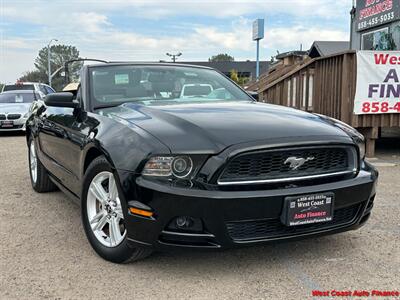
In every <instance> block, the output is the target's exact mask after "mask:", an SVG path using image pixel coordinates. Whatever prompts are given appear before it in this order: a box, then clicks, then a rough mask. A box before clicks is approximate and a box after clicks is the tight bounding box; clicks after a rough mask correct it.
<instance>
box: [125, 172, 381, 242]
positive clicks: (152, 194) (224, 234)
mask: <svg viewBox="0 0 400 300" xmlns="http://www.w3.org/2000/svg"><path fill="white" fill-rule="evenodd" d="M118 173H119V174H118V175H119V178H120V180H121V186H122V189H123V194H124V195H125V198H126V199H125V200H127V201H126V202H125V203H128V202H129V201H130V200H135V201H137V202H135V203H138V202H139V203H141V204H143V205H145V206H148V207H150V208H151V209H152V210H153V211H154V217H152V218H146V217H141V216H137V215H133V214H130V213H128V212H127V211H128V210H127V209H126V210H125V211H126V212H127V213H126V216H125V220H126V226H127V230H128V240H129V242H130V244H132V245H133V246H148V247H152V248H154V249H160V250H168V249H170V248H174V249H175V248H176V247H183V248H233V247H237V246H243V245H247V244H256V243H262V242H268V241H275V240H283V239H295V238H299V237H306V236H314V235H322V234H332V233H338V232H342V231H346V230H351V229H356V228H358V227H360V226H362V225H363V224H364V223H365V222H366V220H367V219H368V217H369V215H370V212H371V209H372V206H373V200H374V197H375V187H376V181H377V177H378V172H377V171H376V170H375V169H374V168H373V167H372V166H370V165H368V164H366V165H365V168H363V170H361V171H360V172H359V173H358V175H357V176H356V177H355V178H352V179H348V180H343V181H338V182H332V183H326V184H319V185H314V186H306V187H296V188H287V189H274V190H252V191H220V190H200V189H193V188H179V187H173V186H169V185H165V184H160V183H156V182H153V181H150V180H146V179H144V178H143V177H134V175H132V174H131V173H129V172H126V171H118ZM133 178H135V181H136V185H135V186H136V188H135V192H133V185H132V184H131V183H129V182H131V180H132V179H133ZM321 192H333V193H334V194H335V207H334V209H335V214H334V219H333V221H331V222H327V223H318V224H310V225H303V226H299V227H287V226H285V225H283V224H281V223H280V221H279V218H280V215H281V213H282V208H283V202H284V198H285V197H287V196H297V195H303V194H312V193H321ZM132 194H134V195H135V196H134V197H133V198H134V199H133V198H132ZM127 196H128V197H127ZM131 203H132V202H131ZM178 216H190V217H193V218H199V219H201V220H202V223H203V226H204V230H203V231H202V232H190V233H188V232H179V231H171V230H169V229H168V228H167V227H168V224H170V222H171V220H173V219H174V218H176V217H178ZM335 217H336V219H335Z"/></svg>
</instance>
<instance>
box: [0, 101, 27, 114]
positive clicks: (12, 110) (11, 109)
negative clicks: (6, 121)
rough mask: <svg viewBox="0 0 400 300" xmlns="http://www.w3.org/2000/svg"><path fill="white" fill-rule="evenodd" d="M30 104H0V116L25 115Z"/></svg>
mask: <svg viewBox="0 0 400 300" xmlns="http://www.w3.org/2000/svg"><path fill="white" fill-rule="evenodd" d="M30 106H31V103H0V114H25V113H27V112H28V111H29V107H30Z"/></svg>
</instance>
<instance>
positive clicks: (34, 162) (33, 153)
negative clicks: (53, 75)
mask: <svg viewBox="0 0 400 300" xmlns="http://www.w3.org/2000/svg"><path fill="white" fill-rule="evenodd" d="M29 161H30V169H31V177H32V181H33V183H36V180H37V157H36V150H35V143H34V142H33V141H31V145H30V147H29Z"/></svg>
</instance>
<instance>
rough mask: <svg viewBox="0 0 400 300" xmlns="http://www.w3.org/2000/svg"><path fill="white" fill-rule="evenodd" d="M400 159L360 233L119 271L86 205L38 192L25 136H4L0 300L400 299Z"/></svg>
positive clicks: (165, 257) (381, 165)
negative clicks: (337, 294)
mask: <svg viewBox="0 0 400 300" xmlns="http://www.w3.org/2000/svg"><path fill="white" fill-rule="evenodd" d="M395 154H396V155H394V154H392V153H391V155H389V156H387V157H385V156H383V159H377V160H375V161H373V162H374V163H376V165H377V166H378V169H379V171H380V180H379V186H378V194H377V198H376V200H375V208H374V211H373V213H372V216H371V218H370V220H369V222H368V223H367V225H366V226H364V227H362V228H361V229H360V230H357V231H351V232H345V233H341V234H338V235H333V236H326V237H320V238H314V239H307V240H302V241H299V242H285V243H279V244H270V245H265V246H257V247H253V248H244V249H238V250H228V251H223V252H179V253H155V254H153V256H151V257H149V258H148V259H145V260H143V261H140V262H137V263H132V264H128V265H116V264H112V263H109V262H106V261H104V260H103V259H101V258H100V257H98V256H97V255H96V254H95V253H94V251H93V250H92V249H91V247H90V245H89V243H88V242H87V240H86V237H85V234H84V231H83V229H82V224H81V220H80V209H79V207H78V206H76V205H75V204H74V203H73V202H72V201H70V200H69V199H68V198H67V197H66V196H64V194H62V193H61V192H53V193H47V194H37V193H35V192H34V191H33V190H32V188H31V186H30V179H29V173H28V164H27V149H26V143H25V137H24V136H23V135H15V134H14V135H9V134H7V135H4V134H3V135H0V240H1V242H0V250H1V251H0V266H1V268H0V269H1V272H0V299H38V298H50V299H54V298H61V299H71V298H73V299H81V298H98V299H112V298H118V297H121V299H124V298H125V299H128V298H129V299H135V298H139V297H145V298H146V299H149V298H153V299H167V298H171V299H188V298H192V299H216V298H218V299H245V298H257V299H263V298H268V299H299V298H303V299H304V298H311V292H312V290H321V291H325V290H329V291H331V290H338V291H348V290H367V291H370V290H373V289H375V290H398V291H400V275H399V270H400V217H399V216H400V166H399V165H398V164H397V163H396V162H398V161H399V158H400V157H399V156H397V155H398V153H395ZM385 159H387V160H388V161H389V162H388V163H385Z"/></svg>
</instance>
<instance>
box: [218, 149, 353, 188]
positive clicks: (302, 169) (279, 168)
mask: <svg viewBox="0 0 400 300" xmlns="http://www.w3.org/2000/svg"><path fill="white" fill-rule="evenodd" d="M355 155H356V154H355V151H352V150H351V148H349V147H343V146H336V147H312V148H311V147H303V148H295V149H275V150H264V151H257V152H249V153H243V154H240V155H238V156H236V157H234V158H233V159H231V160H230V161H229V162H228V164H227V166H226V168H225V170H224V171H223V172H222V174H221V176H220V178H219V180H218V182H219V183H220V184H224V183H229V182H235V183H238V182H239V183H240V182H241V181H243V182H248V181H264V182H268V181H271V182H277V181H280V180H282V181H283V180H287V179H290V178H297V179H302V178H303V177H308V176H315V175H318V176H323V175H325V174H326V175H329V174H334V173H341V172H347V171H349V172H351V171H353V169H354V168H355V163H354V157H355ZM289 158H292V160H291V161H288V159H289ZM302 158H303V159H305V160H306V161H305V162H304V164H303V165H301V166H299V167H297V168H293V167H294V166H293V165H292V166H291V162H293V160H300V159H302ZM294 163H296V161H294Z"/></svg>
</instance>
